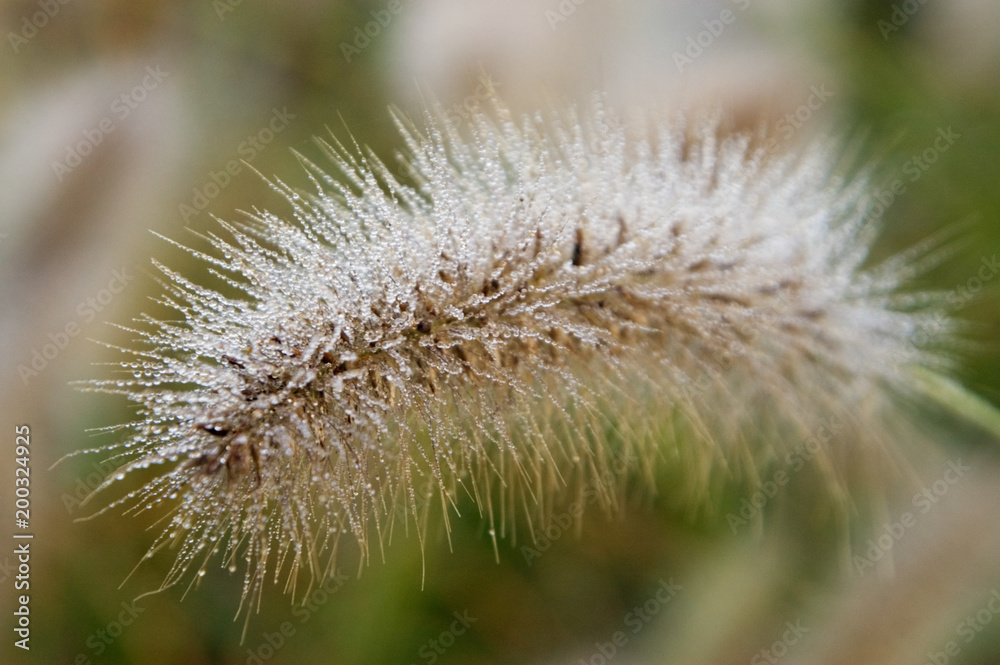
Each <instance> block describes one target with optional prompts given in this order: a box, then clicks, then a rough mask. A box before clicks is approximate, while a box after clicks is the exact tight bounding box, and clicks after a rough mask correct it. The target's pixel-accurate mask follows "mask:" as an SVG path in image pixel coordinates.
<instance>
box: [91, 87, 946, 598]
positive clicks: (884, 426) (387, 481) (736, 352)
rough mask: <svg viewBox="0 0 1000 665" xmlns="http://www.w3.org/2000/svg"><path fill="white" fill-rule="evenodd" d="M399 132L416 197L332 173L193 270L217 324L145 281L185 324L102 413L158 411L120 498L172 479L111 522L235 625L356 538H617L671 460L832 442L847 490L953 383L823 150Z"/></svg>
mask: <svg viewBox="0 0 1000 665" xmlns="http://www.w3.org/2000/svg"><path fill="white" fill-rule="evenodd" d="M398 124H399V128H400V130H401V135H402V138H403V140H404V141H405V144H406V148H407V154H406V157H405V160H404V166H405V171H406V174H405V175H404V176H397V175H395V174H394V173H393V172H392V171H391V170H390V169H389V168H388V167H386V166H385V165H384V164H383V163H381V162H380V161H378V159H376V158H375V157H374V156H372V155H363V154H361V153H360V152H359V151H357V150H356V149H348V148H345V147H344V146H343V145H342V144H340V143H337V142H334V143H332V144H330V143H326V142H321V145H322V147H323V148H324V150H325V152H326V153H327V154H328V156H329V158H330V160H331V162H332V164H333V165H334V167H335V169H336V171H338V172H339V175H338V176H337V177H333V176H331V175H328V174H327V173H326V172H325V171H324V170H323V169H322V168H320V167H318V166H316V165H314V164H313V163H311V162H309V161H308V160H305V159H304V158H303V159H302V163H303V164H304V166H305V168H306V171H307V172H308V174H309V177H310V180H311V182H312V185H313V189H312V191H311V193H303V192H301V191H299V190H297V189H294V188H292V187H289V186H287V185H285V184H284V183H282V182H280V181H278V182H275V183H273V184H272V187H273V188H274V189H275V190H276V191H278V192H279V193H280V194H282V195H283V196H284V198H285V199H287V212H286V213H285V214H276V213H271V212H256V213H254V214H250V215H248V219H247V220H245V221H244V222H243V223H239V224H236V223H226V222H220V226H221V228H222V230H223V232H224V233H222V234H221V235H214V234H212V235H210V236H209V237H208V241H209V242H210V243H211V245H212V247H213V248H214V250H213V251H209V252H208V253H201V252H197V251H195V250H188V251H191V252H192V253H194V254H196V255H197V256H198V257H199V258H200V259H201V260H202V261H204V262H205V263H207V264H208V265H209V266H211V268H212V271H213V273H214V274H215V275H216V276H217V277H218V278H219V279H221V280H222V281H223V282H225V283H226V284H227V285H228V287H231V289H229V291H227V294H224V293H223V292H221V291H218V290H213V289H211V288H208V287H206V286H202V285H199V284H197V283H194V282H192V281H190V280H189V279H187V278H186V277H185V276H184V275H182V274H179V273H177V272H175V271H173V270H171V269H169V268H167V267H165V266H163V265H161V264H159V263H157V264H156V265H157V267H158V269H159V270H161V271H162V273H163V275H164V279H163V290H164V296H163V297H162V303H163V304H165V305H167V306H168V307H170V308H172V309H173V310H175V311H176V312H177V313H178V315H179V320H176V321H174V320H158V319H155V318H153V317H151V316H147V315H144V316H141V317H140V318H139V319H138V320H137V326H136V327H135V328H134V330H133V332H134V334H135V337H136V341H135V346H134V347H132V348H129V349H122V353H124V354H125V356H126V357H125V359H124V360H123V361H122V362H121V370H123V372H124V374H123V376H121V377H116V378H110V379H106V380H98V381H93V382H90V383H89V384H88V385H89V388H90V389H92V390H97V391H102V392H109V393H114V394H120V395H124V396H126V397H127V398H128V399H130V400H131V401H132V402H134V403H135V404H136V405H137V406H138V412H139V415H138V418H137V419H136V420H135V421H134V422H133V423H131V424H129V425H128V426H127V427H128V430H129V434H128V436H127V438H126V439H125V440H124V441H122V442H120V443H117V444H114V445H112V446H110V447H108V448H104V449H102V450H105V451H111V454H113V455H114V457H115V459H116V460H118V461H119V462H120V467H119V469H118V471H117V473H116V474H115V475H113V477H112V478H110V479H109V481H108V482H107V483H105V486H102V488H100V489H101V490H103V489H105V487H106V486H107V485H109V484H112V483H115V482H116V481H120V480H122V479H123V478H125V477H126V476H127V475H129V474H130V473H132V472H134V471H137V470H139V469H147V468H148V467H159V468H162V469H163V471H162V472H161V473H160V474H159V475H155V476H153V477H152V478H151V479H150V480H148V481H146V482H145V484H144V485H142V486H141V487H138V488H137V489H134V490H132V491H130V492H128V493H127V494H126V495H125V496H123V497H122V498H120V499H118V500H116V501H115V502H114V503H112V504H111V506H109V507H112V506H122V505H124V506H126V507H130V508H131V509H132V510H135V511H139V512H141V511H144V510H152V509H161V510H162V511H164V512H165V513H166V517H165V520H166V524H167V525H166V528H165V529H164V531H163V532H162V534H161V535H160V536H159V537H158V538H157V539H156V541H155V542H154V543H153V545H152V547H151V549H150V554H152V553H153V552H154V551H156V550H159V549H161V548H167V547H169V548H173V549H175V550H176V562H175V563H174V565H173V567H172V569H171V570H170V572H169V574H168V577H167V579H166V580H165V582H164V586H170V585H172V584H175V583H177V582H178V581H180V580H181V579H182V578H183V577H185V574H187V573H189V572H191V571H192V570H197V571H199V572H204V570H205V567H206V566H207V565H208V562H209V561H210V560H212V558H213V555H216V554H218V555H219V557H218V558H219V560H220V561H221V563H222V564H223V565H225V566H228V567H229V568H230V570H235V569H236V568H237V567H240V568H243V569H244V576H245V577H244V579H245V587H244V597H246V596H247V595H248V594H250V595H255V594H258V593H259V591H260V589H261V584H262V583H263V581H264V578H265V575H266V574H267V572H268V571H269V570H273V571H274V575H275V576H276V578H277V576H278V575H279V574H280V573H281V571H286V574H287V575H288V580H289V582H288V583H289V585H290V588H294V584H295V580H296V579H297V578H298V576H299V573H300V572H301V571H302V570H303V569H305V570H306V571H308V573H309V574H311V576H312V578H313V579H315V578H317V577H321V576H323V575H324V574H327V573H329V572H332V570H333V561H334V556H335V553H336V550H337V543H338V541H339V539H340V537H341V536H342V535H344V534H347V535H349V536H351V537H353V538H354V539H356V540H357V542H358V543H359V544H360V546H361V550H362V555H363V557H365V558H366V557H367V556H368V555H369V553H370V548H371V546H372V543H373V542H375V541H373V538H377V539H381V538H383V537H384V536H385V535H386V534H389V533H391V530H392V527H393V524H394V523H396V522H398V521H399V520H400V519H402V520H403V521H404V522H406V523H407V524H408V523H409V522H410V521H411V520H412V521H413V523H414V524H415V525H416V527H417V533H418V534H421V536H420V537H421V538H422V534H423V533H424V528H425V520H426V518H427V506H429V505H431V504H434V505H439V507H440V508H441V514H442V518H441V519H443V520H444V522H445V523H446V524H447V520H448V519H449V515H450V514H451V512H452V511H453V510H456V509H457V506H458V504H459V502H460V501H462V500H464V499H467V498H469V497H471V498H472V499H474V500H475V502H477V503H478V505H479V507H480V509H481V511H482V513H483V515H484V519H486V520H488V522H489V525H490V528H491V534H492V535H494V538H495V533H496V531H495V529H502V528H503V527H504V525H509V524H512V523H513V521H514V518H515V516H517V515H519V514H523V515H526V516H527V517H528V518H529V519H534V520H537V522H536V525H537V524H539V523H541V524H544V523H545V520H546V515H547V514H550V512H549V509H550V507H551V505H552V504H553V503H555V502H557V501H558V496H559V495H560V494H562V495H563V496H572V495H573V493H579V492H582V491H583V488H584V487H585V486H589V487H590V488H596V496H597V498H598V501H599V503H600V504H601V505H603V506H605V507H613V506H614V505H615V502H616V497H617V491H618V489H619V488H620V482H619V481H620V480H621V479H622V477H623V476H624V475H626V474H628V473H630V472H632V471H635V470H645V471H647V472H648V471H649V469H650V466H651V464H652V463H654V462H655V461H656V459H657V458H661V457H663V458H668V459H673V460H680V461H681V462H682V463H684V464H685V468H686V469H687V472H686V474H685V477H684V481H683V482H684V486H683V487H676V488H670V490H669V491H677V492H696V493H697V492H702V491H704V490H705V488H706V487H707V485H708V484H709V483H710V482H711V480H712V478H713V477H714V476H715V475H716V474H717V473H718V472H719V471H720V470H721V471H722V472H724V473H728V474H733V475H735V476H738V477H743V478H750V479H752V478H753V477H754V473H755V471H754V469H755V468H757V465H759V464H762V463H766V462H767V461H769V460H773V459H775V458H776V456H777V455H780V454H782V452H783V451H784V450H786V449H788V448H790V447H792V446H794V445H797V444H800V443H801V442H802V441H805V440H807V439H810V438H815V433H816V432H817V431H818V428H823V427H825V429H823V430H822V431H823V432H825V435H824V436H823V437H822V440H823V449H822V451H821V453H820V454H819V455H818V458H819V459H820V461H821V464H822V465H825V468H827V469H828V473H829V475H830V476H831V478H836V477H837V475H838V473H839V471H838V470H842V469H843V468H846V467H847V466H850V465H853V464H856V463H857V460H863V463H861V464H860V466H863V467H867V466H868V465H871V468H879V466H880V465H881V464H882V461H883V460H884V459H885V458H886V457H887V456H888V454H887V453H889V451H890V448H889V447H888V446H886V443H887V442H888V441H890V440H891V439H892V431H893V428H894V426H895V425H894V423H896V422H897V421H899V420H900V419H899V418H898V417H897V415H896V412H897V411H898V408H897V403H898V402H900V399H899V396H900V394H904V393H906V376H907V371H908V367H909V366H912V365H920V364H928V363H934V362H937V360H936V358H935V356H934V355H933V354H932V353H931V351H930V349H931V348H932V347H933V344H923V345H919V346H918V345H916V344H914V342H913V339H914V336H915V335H916V334H917V333H918V331H921V330H925V331H926V330H930V331H931V333H933V334H932V338H933V339H936V338H940V337H941V336H942V335H943V334H944V333H945V332H947V329H948V326H947V324H946V323H942V319H941V317H940V316H939V315H938V314H937V311H936V309H935V307H933V306H931V307H929V308H928V307H925V306H926V305H928V304H930V305H933V303H934V301H933V299H927V298H918V297H915V296H911V295H904V294H903V293H902V292H901V291H900V286H901V284H903V283H904V282H905V281H906V280H907V279H908V278H910V277H911V276H912V275H913V273H914V272H915V271H917V270H918V269H919V268H920V262H921V257H922V256H923V255H924V254H923V253H922V251H921V250H920V249H918V250H915V251H914V252H911V253H910V254H908V255H906V256H902V257H898V258H895V259H890V260H888V261H886V262H884V263H882V264H881V265H878V266H869V265H868V263H867V258H868V253H869V248H870V246H871V244H872V241H873V239H874V235H875V230H874V227H873V225H872V224H871V222H870V220H868V219H867V215H868V212H869V210H870V206H871V202H870V200H869V199H868V198H867V196H866V194H865V186H864V183H863V182H849V181H848V182H845V181H843V180H841V179H838V178H837V177H835V176H834V175H833V173H834V166H835V162H836V160H834V159H832V158H831V156H830V153H829V150H828V146H822V145H821V146H817V147H815V148H814V149H812V150H809V151H806V152H805V153H804V154H801V155H798V156H774V155H769V154H767V153H765V152H764V151H762V150H758V149H755V148H753V147H752V145H753V143H752V141H751V140H750V139H749V138H747V137H740V136H720V133H719V132H718V131H717V127H716V125H715V124H713V123H711V122H706V123H701V124H697V123H696V124H693V125H692V124H685V123H684V122H683V121H681V120H671V121H669V122H667V121H663V120H657V121H651V122H648V123H646V124H645V125H644V127H645V129H644V130H643V131H642V132H641V135H640V133H639V132H636V131H632V130H629V129H628V128H626V127H625V125H624V124H623V123H622V122H619V121H618V120H617V118H616V117H615V116H614V114H612V113H611V112H610V111H607V110H605V109H604V104H603V102H602V100H601V99H600V98H599V97H598V98H595V99H594V100H593V101H592V103H590V104H589V105H588V106H587V107H586V108H585V109H583V110H582V111H578V112H572V113H566V114H558V113H548V114H537V115H534V116H530V117H524V118H520V119H514V118H511V117H510V115H509V114H508V113H506V112H505V111H504V109H503V108H502V107H501V106H500V105H499V104H497V105H496V106H495V108H494V109H493V110H492V111H491V112H489V113H481V114H477V115H476V116H475V117H474V118H473V119H472V120H471V121H470V122H469V124H468V125H467V126H465V127H458V126H456V125H455V124H454V123H451V122H449V121H447V120H445V119H443V117H442V115H441V114H440V113H439V112H434V111H431V112H428V114H427V116H426V125H425V127H424V128H422V129H417V128H416V127H414V126H413V125H411V124H409V123H407V122H405V121H402V120H400V121H399V122H398ZM925 249H926V248H925ZM228 287H227V288H228ZM921 307H924V308H923V309H921ZM821 423H824V424H823V425H821ZM622 460H624V461H625V463H621V462H622ZM396 507H402V510H401V511H397V510H396ZM104 510H107V508H105V509H104ZM102 512H103V511H102ZM373 534H374V535H373ZM529 537H530V536H529ZM378 542H381V541H380V540H379V541H378Z"/></svg>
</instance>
